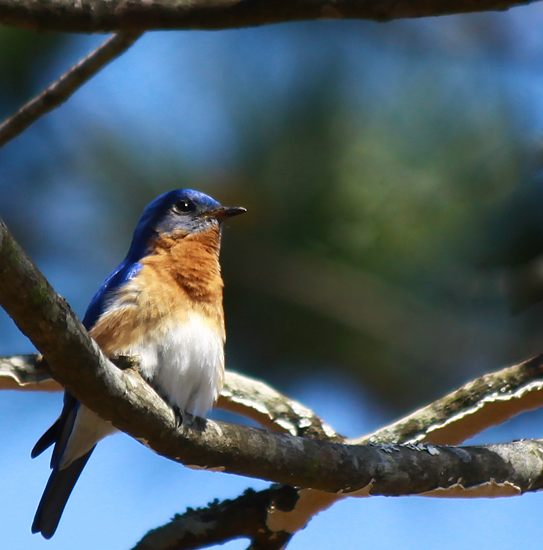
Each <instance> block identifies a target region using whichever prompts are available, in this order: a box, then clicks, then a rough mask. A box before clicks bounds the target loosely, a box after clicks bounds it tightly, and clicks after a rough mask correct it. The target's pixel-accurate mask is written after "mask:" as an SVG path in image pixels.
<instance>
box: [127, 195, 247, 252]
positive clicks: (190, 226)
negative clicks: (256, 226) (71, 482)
mask: <svg viewBox="0 0 543 550" xmlns="http://www.w3.org/2000/svg"><path fill="white" fill-rule="evenodd" d="M243 212H246V210H245V208H243V207H241V206H233V207H228V206H221V204H220V203H218V202H217V201H216V200H214V199H212V198H211V197H209V196H208V195H206V194H204V193H201V192H200V191H194V190H192V189H175V190H174V191H169V192H168V193H164V194H163V195H160V196H159V197H157V198H156V199H155V200H154V201H153V202H151V203H150V204H148V205H147V207H146V208H145V210H144V211H143V214H142V216H141V218H140V221H139V222H138V225H137V226H136V229H135V231H134V237H133V239H132V245H131V246H130V250H129V252H128V258H130V259H131V260H133V261H137V260H139V259H140V258H141V257H142V256H143V255H144V253H145V251H146V249H147V247H148V245H149V243H150V242H151V240H152V239H154V238H155V237H157V236H159V235H173V234H175V233H184V234H191V233H199V232H202V231H207V230H209V229H211V228H212V227H213V226H216V227H218V226H219V225H220V223H221V222H223V221H224V220H226V219H227V218H231V217H232V216H237V215H238V214H243Z"/></svg>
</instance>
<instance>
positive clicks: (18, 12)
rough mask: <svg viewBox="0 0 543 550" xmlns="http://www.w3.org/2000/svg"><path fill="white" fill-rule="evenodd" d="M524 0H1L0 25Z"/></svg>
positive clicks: (118, 26)
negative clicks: (379, 0) (46, 0)
mask: <svg viewBox="0 0 543 550" xmlns="http://www.w3.org/2000/svg"><path fill="white" fill-rule="evenodd" d="M528 3H530V1H529V0H528V1H526V0H480V1H479V2H473V0H386V1H381V2H378V1H376V0H373V1H370V2H367V1H363V0H355V1H353V0H336V1H334V2H330V0H311V1H309V2H308V1H307V0H275V1H271V0H244V1H243V2H241V1H239V0H196V1H194V2H188V1H187V0H156V1H154V2H145V1H143V0H108V1H107V2H104V1H103V0H81V1H79V2H73V1H72V0H54V1H51V2H43V1H42V0H0V23H2V24H4V25H12V26H19V27H25V28H31V29H36V30H42V31H46V30H47V31H71V32H88V33H96V32H116V31H126V30H131V31H134V30H135V31H145V30H158V29H162V30H166V29H228V28H240V27H249V26H255V25H266V24H270V23H281V22H285V21H302V20H315V19H370V20H374V21H389V20H391V19H399V18H407V17H427V16H436V15H450V14H454V13H467V12H474V11H488V10H505V9H508V8H510V7H513V6H518V5H523V4H528Z"/></svg>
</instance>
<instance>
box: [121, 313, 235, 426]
mask: <svg viewBox="0 0 543 550" xmlns="http://www.w3.org/2000/svg"><path fill="white" fill-rule="evenodd" d="M129 353H130V354H134V355H139V356H140V358H141V360H140V372H141V374H142V375H143V376H144V377H145V378H146V379H147V380H148V382H149V383H150V384H151V385H152V386H153V387H154V388H155V389H156V390H157V392H158V393H159V394H160V395H161V396H163V397H164V398H166V399H167V400H168V402H169V403H170V405H172V406H177V407H178V408H179V409H180V410H181V411H183V412H188V413H190V414H195V415H198V416H202V415H205V414H206V413H207V412H208V411H209V410H210V409H211V408H212V407H213V404H214V403H215V401H216V399H217V397H218V395H219V392H220V390H221V387H222V384H223V378H224V336H223V333H222V331H221V330H216V329H214V328H213V327H212V326H210V323H208V322H207V321H206V320H205V319H204V318H203V317H202V316H201V315H199V314H196V313H194V312H192V313H190V314H189V316H188V322H186V321H185V322H184V323H180V324H173V323H172V324H171V326H167V327H165V328H164V329H163V330H161V331H160V336H159V337H158V338H157V339H153V340H149V339H146V341H143V342H141V343H139V345H138V346H135V347H134V348H132V349H130V351H129Z"/></svg>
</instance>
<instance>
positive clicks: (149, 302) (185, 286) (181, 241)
mask: <svg viewBox="0 0 543 550" xmlns="http://www.w3.org/2000/svg"><path fill="white" fill-rule="evenodd" d="M219 248H220V234H219V229H218V228H213V229H212V230H210V231H207V232H201V233H195V234H188V235H186V234H185V235H184V234H178V235H173V236H167V237H163V236H161V237H159V238H158V239H157V241H156V242H155V243H153V252H152V253H151V254H150V255H148V256H146V257H144V258H143V259H142V260H141V261H140V263H141V264H142V266H143V267H142V269H141V271H140V272H139V273H138V275H137V276H136V277H135V278H134V279H132V280H130V281H128V282H127V283H126V284H125V285H123V286H122V287H121V288H120V289H119V290H118V291H117V293H116V294H115V296H114V298H113V299H112V301H111V303H110V304H109V305H108V307H106V312H105V313H104V314H103V315H102V316H101V317H100V318H99V319H98V321H97V322H96V324H95V325H94V327H93V328H92V329H91V335H92V337H93V338H94V339H95V340H96V342H97V343H98V344H99V345H100V347H101V348H102V349H103V350H104V352H105V353H106V354H108V355H114V354H123V353H129V350H130V349H131V348H133V347H134V345H137V344H138V343H140V342H142V341H143V340H144V339H145V337H146V334H147V335H149V334H153V335H154V337H160V335H161V334H163V333H164V332H165V331H167V330H170V328H171V326H172V325H180V324H183V323H185V322H188V316H189V314H190V313H192V312H193V313H195V314H197V315H198V316H199V317H200V318H201V319H202V320H204V322H205V323H206V324H208V325H209V328H210V329H212V330H213V331H216V332H217V333H218V335H220V336H221V337H222V339H223V340H224V313H223V307H222V295H223V281H222V278H221V272H220V264H219Z"/></svg>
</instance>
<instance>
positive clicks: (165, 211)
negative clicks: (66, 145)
mask: <svg viewBox="0 0 543 550" xmlns="http://www.w3.org/2000/svg"><path fill="white" fill-rule="evenodd" d="M244 212H246V209H245V208H243V207H240V206H235V207H225V206H222V205H221V204H220V203H219V202H217V201H216V200H214V199H212V198H211V197H209V196H208V195H206V194H204V193H202V192H199V191H194V190H192V189H176V190H173V191H169V192H167V193H164V194H162V195H160V196H159V197H158V198H156V199H155V200H154V201H152V202H151V203H150V204H149V205H147V207H146V208H145V209H144V211H143V214H142V216H141V218H140V220H139V222H138V224H137V225H136V228H135V231H134V235H133V238H132V242H131V245H130V248H129V250H128V253H127V255H126V257H125V259H124V260H123V261H122V262H121V263H120V264H119V265H118V266H117V268H116V269H115V270H114V271H113V272H112V273H111V274H110V275H109V277H107V279H106V280H105V281H104V283H103V284H102V286H101V287H100V288H99V290H98V291H97V292H96V294H95V295H94V296H93V298H92V299H91V301H90V304H89V306H88V308H87V310H86V313H85V316H84V318H83V325H84V326H85V328H86V329H87V330H88V331H89V333H90V335H91V336H92V337H93V338H94V340H95V341H96V342H97V343H98V345H99V346H100V347H101V349H102V350H103V352H104V353H105V354H106V355H107V356H108V357H111V358H113V357H116V356H123V355H129V356H137V357H138V359H139V370H140V372H141V375H142V376H143V378H144V379H145V380H146V381H147V382H148V383H149V384H150V385H151V386H152V387H153V388H154V390H155V391H156V392H157V393H158V395H160V396H161V397H162V398H163V399H164V401H166V403H167V404H168V405H169V406H170V407H172V409H174V411H176V414H178V415H180V419H181V421H182V419H183V418H184V417H185V416H186V417H187V418H188V419H192V418H193V417H194V416H204V415H205V414H206V413H207V412H208V411H209V410H210V409H211V408H212V407H213V405H214V403H215V401H216V399H217V397H218V395H219V392H220V390H221V388H222V385H223V379H224V342H225V338H226V333H225V328H224V312H223V304H222V296H223V286H224V284H223V280H222V277H221V268H220V263H219V252H220V245H221V232H222V231H221V229H222V222H224V221H225V220H227V219H229V218H231V217H233V216H237V215H239V214H243V213H244ZM178 418H179V416H178ZM116 431H117V430H116V428H114V427H113V426H112V425H111V424H110V423H109V422H107V421H105V420H102V419H101V418H99V417H98V416H97V415H96V414H95V413H94V412H92V411H91V410H90V409H88V408H87V407H85V406H84V405H83V404H81V403H80V402H79V401H77V399H76V398H75V397H73V396H72V395H71V394H70V393H69V392H65V394H64V405H63V408H62V412H61V414H60V416H59V418H58V419H57V421H56V422H55V423H54V424H53V425H52V426H51V427H50V428H49V429H48V430H47V431H46V432H45V434H44V435H43V436H42V437H41V438H40V439H39V440H38V442H37V443H36V445H35V446H34V448H33V450H32V453H31V456H32V458H35V457H36V456H38V455H40V454H41V453H42V452H43V451H45V450H46V449H47V448H49V447H50V446H51V445H54V448H53V453H52V457H51V469H52V472H51V475H50V478H49V481H48V482H47V485H46V487H45V490H44V493H43V496H42V498H41V500H40V503H39V505H38V508H37V511H36V515H35V517H34V521H33V524H32V532H33V533H41V534H42V536H43V537H44V538H46V539H50V538H51V537H52V536H53V534H54V533H55V531H56V529H57V527H58V523H59V521H60V518H61V516H62V513H63V511H64V508H65V506H66V503H67V501H68V498H69V497H70V494H71V492H72V490H73V488H74V486H75V483H76V482H77V480H78V478H79V476H80V474H81V472H82V470H83V468H84V466H85V464H86V463H87V461H88V459H89V457H90V456H91V454H92V452H93V451H94V449H95V447H96V444H97V443H98V442H99V441H100V440H101V439H103V438H104V437H106V436H107V435H110V434H112V433H114V432H116Z"/></svg>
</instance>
